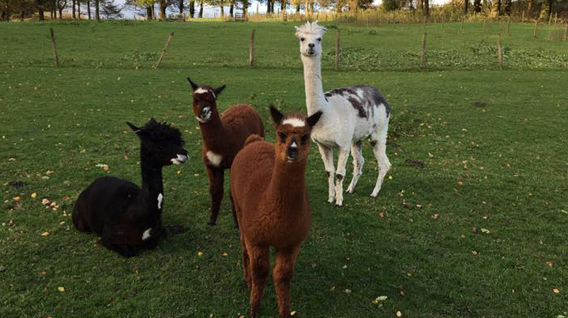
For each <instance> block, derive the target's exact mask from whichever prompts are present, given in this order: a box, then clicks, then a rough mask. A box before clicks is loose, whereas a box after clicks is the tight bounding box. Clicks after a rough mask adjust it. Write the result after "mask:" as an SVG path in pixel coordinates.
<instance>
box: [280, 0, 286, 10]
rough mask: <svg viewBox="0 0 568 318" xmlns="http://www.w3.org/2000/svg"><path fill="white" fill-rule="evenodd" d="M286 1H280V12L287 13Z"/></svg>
mask: <svg viewBox="0 0 568 318" xmlns="http://www.w3.org/2000/svg"><path fill="white" fill-rule="evenodd" d="M286 4H287V2H286V0H280V11H286Z"/></svg>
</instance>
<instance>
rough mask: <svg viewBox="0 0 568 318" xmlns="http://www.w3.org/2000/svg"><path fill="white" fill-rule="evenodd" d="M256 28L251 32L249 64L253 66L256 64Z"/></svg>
mask: <svg viewBox="0 0 568 318" xmlns="http://www.w3.org/2000/svg"><path fill="white" fill-rule="evenodd" d="M255 32H256V29H252V31H251V32H250V48H249V66H250V67H252V66H253V65H254V33H255Z"/></svg>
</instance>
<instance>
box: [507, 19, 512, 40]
mask: <svg viewBox="0 0 568 318" xmlns="http://www.w3.org/2000/svg"><path fill="white" fill-rule="evenodd" d="M510 28H511V16H509V21H507V35H510V34H511V33H510Z"/></svg>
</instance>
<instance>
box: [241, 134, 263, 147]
mask: <svg viewBox="0 0 568 318" xmlns="http://www.w3.org/2000/svg"><path fill="white" fill-rule="evenodd" d="M261 140H264V138H262V137H260V136H259V135H257V134H252V135H250V136H248V138H247V140H246V141H245V146H246V145H248V144H252V143H253V142H257V141H261Z"/></svg>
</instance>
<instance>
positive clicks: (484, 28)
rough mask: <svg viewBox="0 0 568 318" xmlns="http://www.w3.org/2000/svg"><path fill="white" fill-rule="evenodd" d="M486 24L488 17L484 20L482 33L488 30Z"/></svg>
mask: <svg viewBox="0 0 568 318" xmlns="http://www.w3.org/2000/svg"><path fill="white" fill-rule="evenodd" d="M486 25H487V18H485V19H484V20H483V32H481V33H486V32H487V31H486Z"/></svg>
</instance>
